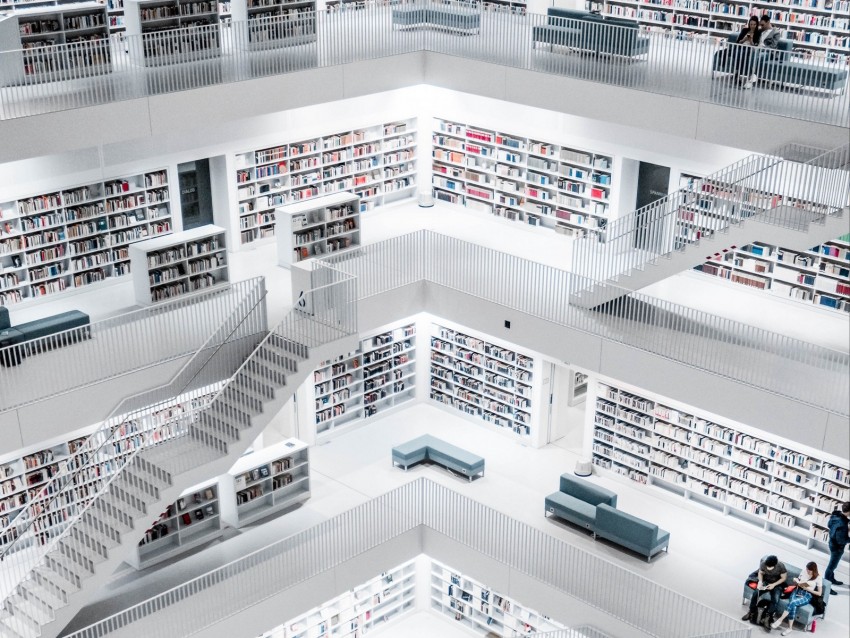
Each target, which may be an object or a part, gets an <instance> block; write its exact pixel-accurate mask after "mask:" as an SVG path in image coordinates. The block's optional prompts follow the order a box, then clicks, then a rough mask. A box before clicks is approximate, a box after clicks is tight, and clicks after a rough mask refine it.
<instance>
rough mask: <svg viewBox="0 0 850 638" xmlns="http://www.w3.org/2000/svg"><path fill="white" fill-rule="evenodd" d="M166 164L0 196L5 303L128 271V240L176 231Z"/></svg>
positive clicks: (1, 299) (0, 285)
mask: <svg viewBox="0 0 850 638" xmlns="http://www.w3.org/2000/svg"><path fill="white" fill-rule="evenodd" d="M169 199H170V194H169V188H168V181H167V175H166V171H165V169H162V170H157V171H152V172H149V173H142V174H139V175H134V176H131V177H127V178H120V179H111V180H107V181H104V182H95V183H92V184H85V185H81V186H75V187H71V188H67V189H62V190H56V191H53V192H49V193H41V194H38V195H33V196H31V197H24V198H20V199H18V200H15V201H10V202H3V203H0V304H2V305H11V304H14V303H20V302H22V301H25V300H27V299H33V298H36V297H42V296H45V295H52V294H55V293H58V292H61V291H63V290H66V289H69V288H83V287H85V286H88V285H90V284H93V283H96V282H99V281H103V280H105V279H110V278H113V277H121V276H123V275H127V274H129V273H130V268H131V266H130V254H129V246H130V244H132V243H134V242H137V241H139V240H141V239H145V238H148V237H153V236H157V235H163V234H167V233H170V232H171V212H170V209H169Z"/></svg>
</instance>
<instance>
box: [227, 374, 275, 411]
mask: <svg viewBox="0 0 850 638" xmlns="http://www.w3.org/2000/svg"><path fill="white" fill-rule="evenodd" d="M228 387H229V388H232V389H233V390H234V391H236V392H240V393H243V394H246V395H248V396H251V397H254V398H256V399H259V401H260V402H261V403H262V404H265V403H266V402H268V401H272V400H274V397H275V387H274V386H273V385H271V384H270V383H269V382H268V381H266V380H264V379H260V378H259V377H257V375H256V374H254V373H252V372H251V371H250V370H244V369H243V370H242V372H240V373H239V376H237V377H236V378H235V379H234V380H233V381H231V382H230V386H228Z"/></svg>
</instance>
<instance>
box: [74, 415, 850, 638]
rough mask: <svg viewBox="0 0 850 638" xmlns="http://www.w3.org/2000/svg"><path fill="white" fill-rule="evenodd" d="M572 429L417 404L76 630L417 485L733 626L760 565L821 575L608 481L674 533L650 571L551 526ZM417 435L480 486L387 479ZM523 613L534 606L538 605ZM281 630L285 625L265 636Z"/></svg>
mask: <svg viewBox="0 0 850 638" xmlns="http://www.w3.org/2000/svg"><path fill="white" fill-rule="evenodd" d="M570 418H571V420H572V421H573V422H572V423H570V424H569V425H568V427H567V433H568V434H567V436H565V437H564V439H562V440H561V441H559V442H558V443H556V444H551V445H548V446H546V447H544V448H542V449H539V450H537V449H533V448H529V447H525V446H522V445H520V444H519V443H518V442H517V441H515V440H514V439H513V438H512V437H509V436H506V435H503V434H501V433H499V432H494V431H490V430H488V429H487V428H485V427H482V426H478V425H477V424H476V422H474V421H470V420H467V419H465V418H463V417H461V416H456V415H455V414H454V413H453V412H449V411H447V410H445V409H442V408H439V407H436V406H433V405H431V404H412V405H411V407H410V408H407V409H404V410H401V411H398V412H394V413H391V414H389V415H387V416H385V417H383V418H378V419H376V420H373V421H369V422H368V423H366V424H364V425H362V426H361V427H356V426H355V427H353V428H352V429H351V430H350V431H348V432H346V433H344V434H341V435H340V436H338V437H336V438H334V439H332V440H330V441H329V442H328V443H326V444H324V445H319V446H316V447H313V448H312V449H311V481H312V482H311V491H312V497H311V498H310V500H309V501H307V502H306V503H305V504H304V505H303V506H302V507H300V508H299V509H297V510H294V511H293V512H290V513H288V514H285V515H283V516H280V517H278V518H276V519H274V520H272V521H270V522H268V523H266V524H264V525H259V526H255V527H252V528H249V529H246V530H243V531H242V533H240V534H238V535H235V536H232V537H231V538H229V539H228V540H225V541H224V542H219V543H215V544H213V545H212V546H210V547H208V548H206V549H203V550H201V551H199V552H197V553H195V554H193V555H191V556H189V557H187V558H185V559H184V560H182V561H179V562H177V563H175V564H170V565H165V566H162V567H160V568H158V569H157V568H152V569H150V570H147V571H145V572H143V573H138V572H133V571H131V570H125V571H124V572H123V573H122V574H121V575H120V576H119V577H117V578H116V579H115V580H114V582H113V583H112V584H111V585H110V587H109V588H108V590H107V591H104V592H101V597H102V598H101V600H99V601H98V602H97V603H95V604H94V605H92V606H91V607H90V608H87V609H86V610H84V611H83V612H81V614H80V616H78V619H76V620H75V623H74V627H75V628H79V627H80V626H84V625H86V624H89V623H90V622H93V621H94V620H95V619H97V618H100V617H103V616H106V615H109V614H111V613H114V612H116V611H118V610H120V609H123V608H124V607H127V606H130V605H131V604H135V603H137V602H139V601H140V600H144V599H145V598H147V597H150V596H153V595H155V594H158V593H159V592H161V591H163V590H165V589H167V588H169V587H172V586H174V585H176V584H178V583H181V582H184V581H186V580H188V579H190V578H192V577H194V576H196V575H199V574H202V573H205V572H206V571H209V570H211V569H214V568H215V567H216V566H219V565H222V564H224V563H227V562H229V561H231V560H233V559H235V558H238V557H240V556H243V555H245V554H246V553H248V552H249V551H252V550H254V549H257V548H260V547H263V546H265V545H267V544H270V543H272V542H274V541H277V540H279V539H280V538H282V537H285V536H287V535H290V534H292V533H295V532H297V531H299V530H301V529H304V528H306V527H309V526H311V525H313V524H315V523H317V522H320V521H322V520H325V519H326V518H329V517H331V516H333V515H335V514H337V513H340V512H342V511H345V510H346V509H349V508H351V507H353V506H355V505H357V504H359V503H362V502H364V501H365V500H368V499H370V498H372V497H375V496H378V495H380V494H382V493H384V492H386V491H388V490H390V489H392V488H394V487H397V486H399V485H402V484H404V483H405V482H407V481H409V480H411V479H413V478H416V477H419V476H427V477H428V478H430V479H432V480H434V481H438V482H440V483H442V484H444V485H446V486H448V487H450V488H452V489H454V490H456V491H458V492H461V493H463V494H465V495H467V496H469V497H470V498H474V499H476V500H478V501H480V502H483V503H486V504H487V505H489V506H491V507H494V508H495V509H498V510H500V511H502V512H504V513H506V514H509V515H511V516H513V517H515V518H518V519H521V520H523V521H525V522H526V523H528V524H531V525H534V526H536V527H539V528H541V529H543V530H545V531H546V532H547V533H549V534H552V535H553V536H555V537H557V538H560V539H562V540H564V541H566V542H568V543H571V544H573V545H576V546H578V547H580V548H582V549H586V550H588V551H592V552H594V553H595V554H597V555H599V556H602V557H604V558H606V559H607V560H610V561H612V562H615V563H617V564H619V565H621V566H623V567H626V568H627V569H630V570H632V571H635V572H637V573H640V574H642V575H644V576H646V577H648V578H650V579H652V580H654V581H656V582H658V583H661V584H663V585H665V586H667V587H669V588H671V589H674V590H675V591H678V592H680V593H682V594H684V595H685V596H688V597H690V598H694V599H696V600H699V601H700V602H702V603H704V604H706V605H709V606H711V607H713V608H715V609H718V610H721V611H722V612H724V613H727V614H729V615H730V616H733V617H735V616H737V617H740V616H741V615H742V614H743V613H744V611H745V609H744V608H743V607H742V606H741V598H740V592H741V586H742V579H743V578H744V577H745V576H746V575H747V574H748V573H749V572H750V571H752V570H753V569H754V568H756V567H757V564H758V560H759V558H760V557H761V556H763V555H764V554H767V553H776V554H777V555H778V556H779V557H780V558H781V559H782V560H786V561H788V562H789V563H792V564H795V565H801V564H805V562H808V561H809V560H814V561H816V562H817V563H818V564H819V566H821V569H823V567H824V566H825V562H826V556H825V555H824V554H820V553H817V552H809V551H807V550H805V548H804V547H802V546H801V545H798V544H797V543H793V542H791V541H788V540H786V539H783V538H781V537H778V536H774V535H768V534H766V533H764V532H762V531H761V530H760V529H759V528H757V527H755V526H752V525H750V524H748V523H745V522H742V521H738V520H735V519H731V518H729V517H724V516H722V515H719V514H717V513H715V512H713V511H711V510H707V509H706V508H704V507H702V506H699V505H696V504H694V503H691V502H690V501H687V500H685V499H683V498H681V497H677V496H675V495H672V494H668V493H666V492H662V491H660V490H658V489H654V488H648V487H646V486H642V485H639V484H637V483H633V482H631V481H628V480H627V479H622V478H621V477H617V476H614V475H613V474H607V473H606V474H604V475H601V476H600V475H596V476H594V477H593V478H591V479H590V480H592V481H594V482H596V483H598V484H599V485H602V486H604V487H607V488H609V489H612V490H614V491H616V492H617V493H618V495H619V499H618V507H620V508H621V509H623V510H625V511H628V512H631V513H634V514H635V515H637V516H641V517H644V518H647V519H650V520H652V521H653V522H656V523H657V524H658V525H659V526H660V527H662V528H663V529H666V530H668V531H670V533H671V543H670V551H669V553H667V554H662V555H660V556H658V557H657V558H656V559H654V560H653V561H652V562H651V563H647V562H646V561H645V560H643V559H642V558H640V557H638V556H634V555H631V554H626V553H624V552H622V551H621V550H619V549H618V548H616V547H615V546H613V545H610V544H607V543H603V542H597V541H594V540H593V539H592V538H591V537H590V536H589V535H588V534H587V533H586V532H584V531H582V530H579V529H576V528H573V527H571V526H567V525H565V524H561V523H558V522H555V521H552V520H551V519H548V518H546V517H545V516H544V513H543V499H544V497H545V496H546V495H547V494H549V493H550V492H552V491H555V490H556V489H557V483H558V477H559V475H560V474H562V473H564V472H570V471H572V469H573V467H574V465H575V461H576V459H577V458H578V456H577V450H576V448H575V447H574V446H575V443H576V442H577V441H578V439H579V434H578V433H579V432H580V430H581V428H582V419H583V414H582V410H580V409H578V410H574V411H573V412H572V413H571V416H570ZM424 432H431V433H433V434H434V435H436V436H439V437H441V438H443V439H446V440H448V441H450V442H452V443H455V444H457V445H459V446H461V447H464V448H466V449H469V450H471V451H474V452H476V453H479V454H481V455H482V456H484V457H485V458H486V462H487V472H486V476H485V477H484V478H482V479H479V480H476V481H474V482H472V483H468V482H467V481H465V480H460V479H458V478H456V477H453V476H451V475H449V474H448V473H447V472H445V471H443V470H441V469H439V468H438V467H435V466H426V465H419V466H415V467H413V468H411V469H410V470H409V471H408V472H404V471H402V470H400V469H398V468H392V467H391V464H390V463H389V458H390V448H391V447H392V446H393V445H396V444H398V443H401V442H403V441H406V440H409V439H410V438H412V437H414V436H417V435H419V434H421V433H424ZM470 575H471V576H473V577H474V576H475V574H470ZM838 577H839V578H840V579H841V580H844V581H845V582H847V581H848V580H850V577H848V567H847V563H846V562H845V563H843V564H842V566H841V567H840V569H839V574H838ZM524 602H526V604H528V605H530V606H533V601H524ZM539 611H541V612H543V613H547V614H549V615H551V616H552V617H553V618H554V619H556V620H562V621H563V622H565V624H571V625H576V624H582V622H586V620H584V621H582V620H581V619H559V618H558V614H557V611H558V610H546V609H540V610H539ZM285 620H287V619H286V618H280V619H277V620H276V622H275V623H270V625H273V624H276V623H279V622H284V621H285ZM695 629H697V628H695ZM817 631H818V634H819V635H820V636H822V637H823V638H839V637H840V638H846V636H847V635H848V633H850V590H848V588H847V587H842V588H839V593H838V594H837V595H836V596H835V597H833V598H832V599H831V600H830V602H829V612H828V615H827V618H826V619H825V620H823V621H818V627H817ZM393 635H394V634H393ZM399 635H406V634H399ZM431 635H439V634H431ZM234 638H239V637H234ZM246 638H250V637H246ZM618 638H628V637H626V636H620V637H618Z"/></svg>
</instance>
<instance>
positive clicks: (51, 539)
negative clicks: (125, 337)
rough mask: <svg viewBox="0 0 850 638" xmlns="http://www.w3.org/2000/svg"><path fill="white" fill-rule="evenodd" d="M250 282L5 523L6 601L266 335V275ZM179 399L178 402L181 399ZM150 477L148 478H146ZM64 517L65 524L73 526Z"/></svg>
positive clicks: (182, 428) (184, 424)
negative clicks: (164, 426)
mask: <svg viewBox="0 0 850 638" xmlns="http://www.w3.org/2000/svg"><path fill="white" fill-rule="evenodd" d="M246 283H248V284H250V285H249V286H246V287H245V293H244V294H243V295H242V296H241V299H240V300H239V303H238V304H237V306H236V307H235V308H232V309H231V310H230V312H229V313H228V314H227V315H226V316H225V318H224V319H223V320H222V321H220V322H219V325H218V326H217V327H216V330H215V331H214V332H212V333H211V334H210V335H209V336H208V337H207V338H206V339H205V340H204V342H203V343H202V344H201V345H200V347H198V348H196V351H195V354H194V355H193V356H192V357H191V359H189V360H188V361H187V362H186V363H185V364H184V365H183V366H182V367H181V368H180V370H179V371H178V372H177V374H175V375H174V376H173V377H172V378H171V380H170V381H169V382H168V383H165V384H162V385H160V386H158V387H155V388H152V389H151V390H147V391H145V392H141V393H139V394H135V395H132V396H130V397H126V398H124V399H122V400H121V401H120V402H119V403H118V404H117V405H116V406H115V408H114V409H113V410H112V412H111V413H110V414H109V416H108V417H107V418H106V419H105V420H104V422H103V423H102V424H101V426H100V427H99V428H98V429H97V430H96V431H95V432H94V433H92V434H91V435H90V436H88V437H87V438H86V439H85V441H83V442H82V443H81V444H80V445H79V446H77V447H76V448H75V449H73V450H72V451H71V456H70V458H69V459H68V460H67V461H65V462H64V463H61V464H59V465H58V469H57V471H56V473H55V474H53V476H52V477H51V478H50V480H49V481H48V482H47V483H46V484H44V485H43V486H41V487H39V489H38V490H37V491H36V492H35V493H33V494H31V495H30V497H29V499H28V502H27V504H26V506H25V507H24V509H22V510H21V511H20V512H19V513H18V514H17V515H16V516H15V517H14V518H13V519H12V520H11V522H9V523H8V524H6V525H4V529H3V530H2V532H0V539H2V540H3V543H4V545H3V547H2V551H0V561H2V562H3V570H2V578H0V592H1V593H2V596H3V597H4V598H5V597H6V596H8V595H9V594H10V592H12V591H13V589H14V587H15V586H16V585H17V584H18V583H20V582H22V581H23V580H24V579H25V578H26V577H27V576H28V575H29V574H30V572H31V571H32V569H33V568H34V567H35V566H36V565H37V564H38V563H39V561H41V560H42V559H43V557H44V556H45V555H46V554H47V553H48V552H49V551H50V550H51V549H53V548H54V547H56V545H57V543H58V542H59V541H60V540H61V539H63V538H64V537H65V536H66V535H67V532H68V531H69V530H70V529H72V528H73V525H74V522H75V521H76V520H77V519H78V518H79V517H80V516H82V515H83V514H84V513H85V512H86V511H88V509H89V508H90V507H91V506H92V504H93V503H94V501H96V500H97V499H98V497H99V496H101V495H102V494H104V493H108V491H109V488H110V485H111V484H112V483H114V482H115V480H116V478H118V477H121V476H122V475H123V474H124V472H123V470H124V469H125V468H127V467H129V466H131V465H133V463H134V461H135V460H136V458H137V455H138V454H139V452H140V451H142V450H143V449H145V448H149V447H152V446H155V445H157V444H160V443H163V442H164V441H168V440H169V439H174V438H176V437H179V436H182V435H184V434H185V432H186V430H187V428H188V426H189V424H190V423H192V422H193V421H194V420H195V419H196V416H197V413H198V409H199V408H202V407H205V406H206V405H207V404H208V403H209V401H207V400H204V399H202V396H203V395H204V394H207V393H209V391H210V386H211V385H212V386H213V387H215V388H217V387H218V386H219V385H221V382H222V380H226V379H228V378H229V377H230V375H232V374H233V371H234V370H235V369H237V368H238V367H239V366H240V365H241V364H242V363H243V362H244V360H245V356H246V354H247V352H251V350H253V347H254V346H255V344H256V343H257V341H259V340H260V339H261V338H262V337H263V336H264V335H265V334H266V329H267V312H266V304H265V299H266V289H265V280H264V279H263V278H257V279H254V280H251V281H249V282H246ZM190 325H191V324H190ZM113 355H114V353H113ZM177 399H179V400H180V401H181V403H180V404H176V400H177ZM175 411H176V415H177V416H176V419H177V423H175V424H174V427H173V428H170V431H167V432H162V431H161V430H160V428H158V427H148V428H141V429H139V428H138V426H137V424H138V423H142V422H144V421H145V420H146V419H150V418H151V417H152V415H157V414H159V413H168V414H175ZM134 431H135V432H137V433H138V436H137V437H136V439H135V442H134V446H133V447H131V448H130V449H127V447H126V446H125V445H123V444H119V439H121V438H123V437H125V436H126V434H127V433H128V432H130V433H132V432H134ZM134 469H135V471H136V472H145V471H149V472H154V476H155V478H156V479H159V480H163V481H164V482H166V483H168V482H170V480H171V479H170V477H166V476H164V475H162V474H161V473H159V472H158V471H157V470H156V469H155V468H154V467H153V466H151V465H149V464H144V465H143V466H142V467H141V468H140V467H139V465H138V464H137V465H136V466H135V467H134ZM150 478H151V477H146V479H147V480H148V481H149V480H150ZM131 480H132V481H133V482H134V483H135V484H136V485H135V487H138V488H141V485H142V484H144V483H145V480H144V479H140V478H138V476H135V477H134V478H132V479H131ZM81 486H85V487H84V488H83V487H81ZM80 490H83V491H82V492H80ZM45 517H50V523H49V524H45ZM57 521H59V523H57ZM61 521H67V525H62V524H61ZM51 523H52V524H51ZM74 540H75V541H77V542H79V543H81V544H82V545H83V546H87V545H88V544H90V543H91V538H89V537H83V538H82V539H79V538H78V539H74ZM10 558H11V560H10Z"/></svg>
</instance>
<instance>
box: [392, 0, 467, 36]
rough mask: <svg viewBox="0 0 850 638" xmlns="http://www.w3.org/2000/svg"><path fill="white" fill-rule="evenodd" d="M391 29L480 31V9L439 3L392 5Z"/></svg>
mask: <svg viewBox="0 0 850 638" xmlns="http://www.w3.org/2000/svg"><path fill="white" fill-rule="evenodd" d="M392 26H393V29H395V28H396V27H399V28H407V29H411V28H415V27H426V28H435V29H446V30H449V31H457V32H460V33H467V34H470V33H480V32H481V11H480V10H479V9H476V8H475V7H464V6H455V5H440V4H427V3H426V4H413V5H408V6H400V7H394V8H393V11H392Z"/></svg>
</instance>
